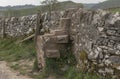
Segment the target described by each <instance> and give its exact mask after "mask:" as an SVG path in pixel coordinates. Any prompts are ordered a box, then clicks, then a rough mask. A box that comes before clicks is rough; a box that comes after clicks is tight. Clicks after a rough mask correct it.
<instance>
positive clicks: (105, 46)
mask: <svg viewBox="0 0 120 79" xmlns="http://www.w3.org/2000/svg"><path fill="white" fill-rule="evenodd" d="M63 17H65V18H70V19H71V32H72V30H73V31H75V32H76V33H75V34H74V35H72V33H71V38H73V39H74V41H73V52H74V54H75V56H76V58H77V61H78V67H80V68H81V69H84V70H85V71H94V72H96V73H98V74H101V75H102V76H104V77H106V76H108V77H110V78H116V79H120V75H119V74H120V14H119V13H115V14H112V13H109V12H106V11H102V10H98V11H87V10H83V9H79V10H77V9H71V10H67V11H66V12H65V14H64V16H63Z"/></svg>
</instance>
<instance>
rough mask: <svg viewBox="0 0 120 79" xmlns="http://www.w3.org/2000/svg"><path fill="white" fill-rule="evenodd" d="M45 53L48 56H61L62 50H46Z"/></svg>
mask: <svg viewBox="0 0 120 79" xmlns="http://www.w3.org/2000/svg"><path fill="white" fill-rule="evenodd" d="M45 55H46V57H47V58H59V57H60V52H59V50H46V52H45Z"/></svg>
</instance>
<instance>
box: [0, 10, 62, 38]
mask: <svg viewBox="0 0 120 79" xmlns="http://www.w3.org/2000/svg"><path fill="white" fill-rule="evenodd" d="M60 17H61V13H60V12H52V15H51V18H50V15H49V14H48V13H43V14H42V19H43V21H44V22H43V26H44V28H43V29H44V30H45V29H49V28H51V29H55V28H56V27H57V26H58V25H59V24H58V23H59V18H60ZM3 22H4V28H5V29H4V30H5V34H6V35H7V36H10V37H19V36H25V35H29V34H31V33H34V31H35V29H36V27H35V26H36V22H37V15H36V14H34V15H29V16H22V17H11V18H0V35H2V30H3V26H2V25H3ZM44 30H43V31H44Z"/></svg>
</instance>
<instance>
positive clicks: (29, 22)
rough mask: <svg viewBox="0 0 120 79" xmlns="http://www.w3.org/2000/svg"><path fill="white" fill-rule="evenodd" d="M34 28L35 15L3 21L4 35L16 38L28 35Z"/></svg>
mask: <svg viewBox="0 0 120 79" xmlns="http://www.w3.org/2000/svg"><path fill="white" fill-rule="evenodd" d="M35 26H36V15H30V16H23V17H20V18H17V17H12V18H7V19H5V27H6V34H7V35H8V36H13V37H16V36H17V37H18V36H23V35H27V34H30V33H32V32H33V31H34V29H35Z"/></svg>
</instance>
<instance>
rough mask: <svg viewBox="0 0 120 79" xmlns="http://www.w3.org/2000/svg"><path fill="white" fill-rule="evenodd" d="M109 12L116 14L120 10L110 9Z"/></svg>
mask: <svg viewBox="0 0 120 79" xmlns="http://www.w3.org/2000/svg"><path fill="white" fill-rule="evenodd" d="M108 11H110V12H113V13H116V12H120V8H112V9H108Z"/></svg>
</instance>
